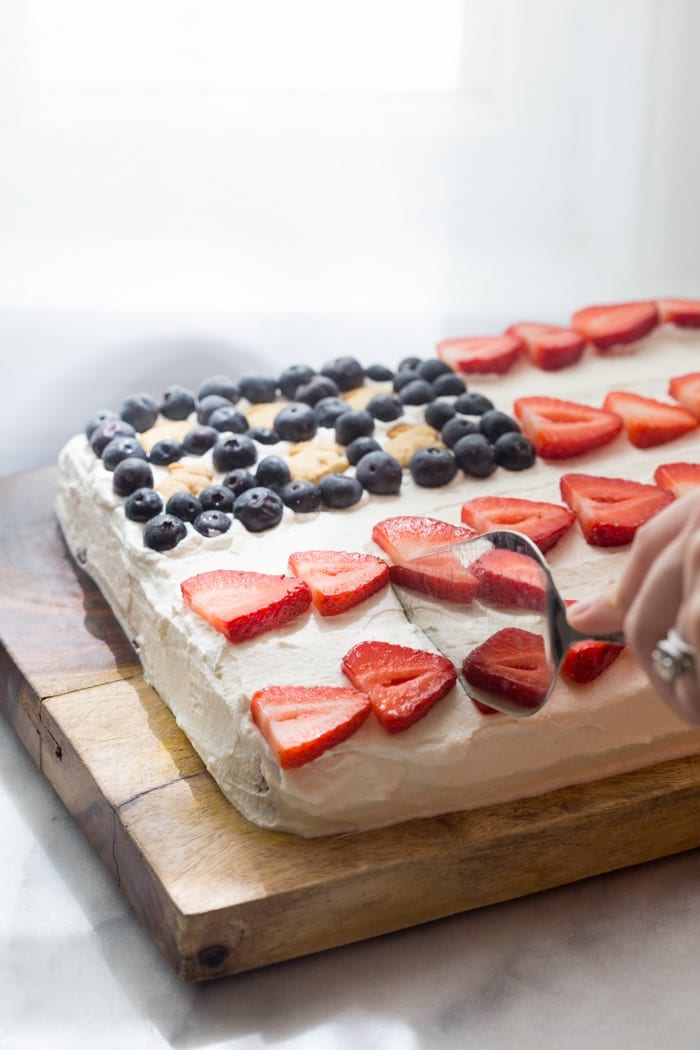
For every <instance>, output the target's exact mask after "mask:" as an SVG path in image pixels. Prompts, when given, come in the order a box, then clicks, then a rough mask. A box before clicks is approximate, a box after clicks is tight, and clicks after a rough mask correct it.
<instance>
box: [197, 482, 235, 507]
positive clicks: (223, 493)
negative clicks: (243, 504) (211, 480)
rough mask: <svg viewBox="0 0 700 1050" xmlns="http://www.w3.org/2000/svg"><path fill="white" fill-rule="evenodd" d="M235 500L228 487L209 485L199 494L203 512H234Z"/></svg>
mask: <svg viewBox="0 0 700 1050" xmlns="http://www.w3.org/2000/svg"><path fill="white" fill-rule="evenodd" d="M234 499H235V496H234V495H233V493H232V492H231V489H230V488H228V486H227V485H208V486H207V488H205V489H202V491H201V492H200V494H199V502H200V503H201V504H202V510H223V511H227V510H233V501H234Z"/></svg>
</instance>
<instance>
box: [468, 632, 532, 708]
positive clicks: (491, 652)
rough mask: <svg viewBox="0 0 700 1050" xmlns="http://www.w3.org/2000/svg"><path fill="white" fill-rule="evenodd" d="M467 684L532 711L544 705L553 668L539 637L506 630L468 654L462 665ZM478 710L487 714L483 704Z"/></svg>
mask: <svg viewBox="0 0 700 1050" xmlns="http://www.w3.org/2000/svg"><path fill="white" fill-rule="evenodd" d="M462 673H463V675H464V678H465V680H466V681H467V683H468V684H471V685H473V686H474V687H475V688H476V689H481V690H483V691H484V692H486V693H490V694H492V695H493V697H494V700H496V699H498V700H501V701H502V702H503V703H504V704H507V705H508V707H513V708H522V709H523V710H529V709H531V708H533V707H534V708H537V707H539V706H540V704H542V703H543V702H544V700H545V697H546V695H547V691H548V689H549V687H550V685H551V683H552V669H551V666H550V665H549V664H548V662H547V657H546V655H545V649H544V640H543V639H542V638H541V637H540V635H539V634H533V632H532V631H524V630H523V629H522V628H521V627H504V628H502V630H500V631H496V633H495V634H492V635H491V637H490V638H487V639H486V641H485V642H482V643H481V645H477V647H476V648H475V649H472V651H471V652H470V653H469V655H468V656H467V657H466V659H465V660H464V663H463V664H462ZM478 706H479V710H481V711H483V713H484V714H486V713H490V712H487V711H484V710H483V708H484V706H486V705H484V702H483V700H482V701H480V704H479V705H478Z"/></svg>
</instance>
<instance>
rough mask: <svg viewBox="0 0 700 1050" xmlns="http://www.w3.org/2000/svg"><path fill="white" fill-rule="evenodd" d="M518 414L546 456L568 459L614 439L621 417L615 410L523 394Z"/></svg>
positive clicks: (518, 402) (524, 429)
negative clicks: (605, 410) (604, 409)
mask: <svg viewBox="0 0 700 1050" xmlns="http://www.w3.org/2000/svg"><path fill="white" fill-rule="evenodd" d="M513 411H514V413H515V417H516V419H517V420H518V422H519V423H520V426H521V427H522V429H523V432H524V433H525V435H526V436H527V437H529V439H530V441H531V442H532V444H533V445H534V446H535V449H536V451H537V453H538V455H540V456H542V458H543V459H566V458H568V457H569V456H579V455H581V454H582V453H584V452H591V451H592V450H593V449H596V448H600V447H601V446H602V445H607V444H608V442H609V441H612V440H613V438H614V437H616V436H617V435H618V434H619V433H620V430H621V429H622V420H621V419H620V417H619V416H616V415H614V414H613V413H612V412H604V411H603V410H602V409H600V408H590V407H589V406H588V405H579V404H577V403H576V402H575V401H561V400H559V399H558V398H555V397H520V398H518V399H517V400H516V401H515V402H514V404H513Z"/></svg>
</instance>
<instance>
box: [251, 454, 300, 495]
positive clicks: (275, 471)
mask: <svg viewBox="0 0 700 1050" xmlns="http://www.w3.org/2000/svg"><path fill="white" fill-rule="evenodd" d="M291 480H292V475H291V474H290V472H289V467H288V466H287V464H286V463H285V461H284V460H283V459H282V457H281V456H265V458H264V459H261V460H260V462H259V463H258V469H257V470H256V471H255V482H256V484H257V485H263V486H264V487H265V488H268V489H274V490H275V492H278V491H279V490H280V489H281V488H282V486H283V485H286V484H287V483H288V482H290V481H291Z"/></svg>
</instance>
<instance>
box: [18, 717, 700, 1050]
mask: <svg viewBox="0 0 700 1050" xmlns="http://www.w3.org/2000/svg"><path fill="white" fill-rule="evenodd" d="M0 836H1V838H2V853H1V857H2V859H1V860H0V1047H2V1048H3V1050H4V1048H8V1050H29V1048H31V1050H33V1048H35V1047H36V1048H42V1050H44V1048H45V1047H47V1046H51V1047H52V1050H62V1048H64V1047H65V1048H70V1050H82V1048H84V1047H85V1048H86V1047H90V1048H96V1050H111V1048H114V1050H117V1048H118V1050H124V1048H125V1047H128V1048H129V1050H140V1048H145V1050H150V1048H154V1050H160V1048H165V1047H173V1048H184V1050H195V1048H200V1047H202V1048H204V1047H235V1048H236V1050H259V1048H265V1047H275V1050H287V1048H301V1047H303V1048H304V1050H345V1048H352V1050H374V1048H375V1047H380V1046H381V1047H382V1048H383V1050H414V1048H419V1047H420V1048H423V1047H425V1048H430V1050H432V1048H453V1047H454V1048H458V1047H459V1048H460V1050H461V1048H476V1050H503V1048H505V1047H515V1046H517V1047H519V1048H520V1050H530V1048H535V1047H536V1048H538V1050H542V1048H557V1050H590V1048H591V1047H601V1048H613V1050H617V1048H620V1050H626V1048H628V1047H634V1048H635V1050H647V1048H648V1050H652V1048H653V1050H659V1048H663V1047H669V1048H674V1050H675V1048H679V1047H683V1048H692V1047H697V1046H700V999H699V998H698V996H697V959H698V940H699V930H698V914H699V913H700V851H694V852H692V853H687V854H683V855H680V856H677V857H673V858H668V859H666V860H662V861H658V862H656V863H653V864H648V865H644V866H641V867H637V868H634V869H629V870H627V871H623V872H618V873H613V874H611V875H607V876H603V877H600V878H597V879H591V880H588V881H586V882H583V883H579V884H576V885H572V886H567V887H563V888H561V889H557V890H552V891H549V892H547V893H543V894H539V895H537V896H534V897H530V898H525V899H523V900H520V901H513V902H510V903H507V904H503V905H498V906H494V907H491V908H486V909H483V910H480V911H476V912H471V913H468V914H465V915H461V916H456V917H454V918H452V919H447V920H443V921H441V922H436V923H433V924H431V925H428V926H423V927H419V928H415V929H412V930H407V931H404V932H401V933H397V934H393V935H390V936H385V937H381V938H377V939H375V940H373V941H368V942H365V943H362V944H357V945H352V946H349V947H346V948H341V949H336V950H334V951H331V952H327V953H324V954H321V955H316V956H312V957H309V958H305V959H300V960H296V961H292V962H289V963H285V964H282V965H278V966H273V967H269V968H267V969H264V970H259V971H256V972H252V973H247V974H241V975H238V976H236V977H233V978H228V979H225V980H222V981H217V982H212V983H209V984H206V985H197V986H193V985H187V984H184V983H182V982H181V981H180V980H179V979H178V978H177V977H176V976H174V974H173V973H172V971H171V970H170V969H169V967H168V965H167V964H166V963H165V961H164V960H163V959H162V958H161V956H160V955H159V953H158V951H157V949H156V948H155V947H154V945H153V944H152V942H151V940H150V939H149V936H148V934H147V933H146V932H145V931H144V930H143V929H142V928H141V927H140V926H139V924H138V922H137V921H136V919H135V918H134V917H133V915H132V914H131V912H130V910H129V908H128V906H127V904H126V903H125V901H124V900H123V898H122V897H121V895H120V893H119V891H118V889H117V888H116V887H115V886H114V884H113V883H112V881H111V879H110V877H109V875H108V874H107V872H106V871H105V870H104V869H103V868H102V865H101V864H100V862H99V860H98V859H97V857H96V855H95V854H94V853H93V852H92V849H91V847H90V846H89V844H88V843H87V840H86V839H85V838H84V837H83V835H82V833H81V832H80V831H79V829H78V828H77V826H76V825H75V824H74V822H73V820H72V819H71V817H70V816H69V815H68V814H67V812H66V811H65V809H64V808H63V805H62V803H61V802H60V801H59V799H58V798H57V797H56V796H55V795H54V793H53V791H52V789H51V788H50V787H49V785H48V784H47V783H46V782H45V781H44V779H43V778H42V776H41V775H40V773H39V772H38V771H37V770H36V768H35V767H34V765H33V764H32V762H31V760H30V759H29V757H28V756H27V755H26V754H25V752H24V750H23V749H22V747H21V745H20V744H19V742H18V741H17V739H16V738H15V736H14V734H13V732H12V730H11V729H10V728H9V726H8V725H7V723H6V722H5V721H4V720H3V719H2V718H0Z"/></svg>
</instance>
